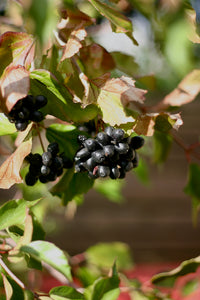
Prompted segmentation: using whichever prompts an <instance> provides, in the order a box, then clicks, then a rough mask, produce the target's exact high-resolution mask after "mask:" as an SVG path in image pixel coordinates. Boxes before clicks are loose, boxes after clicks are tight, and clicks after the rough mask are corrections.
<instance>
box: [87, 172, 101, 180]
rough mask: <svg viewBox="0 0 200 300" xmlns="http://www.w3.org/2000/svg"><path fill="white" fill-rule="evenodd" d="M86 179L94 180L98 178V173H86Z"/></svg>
mask: <svg viewBox="0 0 200 300" xmlns="http://www.w3.org/2000/svg"><path fill="white" fill-rule="evenodd" d="M88 177H89V178H91V179H96V178H98V177H99V175H98V173H95V174H93V172H91V171H90V172H88Z"/></svg>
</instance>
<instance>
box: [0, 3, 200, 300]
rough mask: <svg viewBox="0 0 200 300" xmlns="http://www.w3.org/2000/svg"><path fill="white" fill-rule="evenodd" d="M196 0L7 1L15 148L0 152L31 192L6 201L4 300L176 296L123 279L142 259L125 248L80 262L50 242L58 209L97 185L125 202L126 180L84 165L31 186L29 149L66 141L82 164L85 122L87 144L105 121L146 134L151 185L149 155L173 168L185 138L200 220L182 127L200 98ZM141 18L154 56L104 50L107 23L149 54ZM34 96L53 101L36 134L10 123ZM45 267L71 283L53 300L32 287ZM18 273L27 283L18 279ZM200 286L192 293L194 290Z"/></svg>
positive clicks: (3, 78) (190, 191)
mask: <svg viewBox="0 0 200 300" xmlns="http://www.w3.org/2000/svg"><path fill="white" fill-rule="evenodd" d="M197 2H198V1H195V0H194V1H191V4H190V3H189V1H177V2H176V4H175V3H174V2H173V1H169V0H167V1H147V0H143V1H137V0H135V1H133V0H124V1H118V0H115V1H114V0H110V1H101V0H80V1H71V0H62V1H61V0H60V1H53V0H43V1H37V0H30V1H24V0H21V1H12V0H11V1H2V3H3V4H0V8H1V16H0V24H1V27H0V34H1V35H0V62H1V63H0V111H1V113H0V136H1V137H3V138H4V139H5V140H8V141H9V142H10V143H11V144H12V149H13V152H12V153H10V155H9V156H8V157H4V153H3V151H2V149H0V154H1V156H2V161H3V163H2V164H1V166H0V188H1V189H9V188H10V187H12V186H13V185H15V187H16V188H17V189H19V191H21V193H20V195H24V197H23V196H22V197H21V199H11V200H9V201H7V202H5V203H3V204H2V205H1V206H0V230H1V231H0V253H1V256H0V293H2V295H0V299H1V300H3V299H6V300H15V299H20V300H21V299H25V300H31V299H40V300H42V299H54V300H64V299H77V300H79V299H85V300H98V299H99V300H100V299H101V300H112V299H113V300H114V299H118V297H119V295H120V292H121V290H123V288H121V285H122V284H124V283H125V284H126V287H125V288H126V291H127V292H128V293H129V296H130V297H131V299H149V300H151V299H152V300H153V299H161V300H162V299H163V300H164V299H170V295H167V294H166V293H163V292H162V291H160V290H158V289H157V288H154V286H153V287H151V289H149V290H145V288H144V289H143V287H142V285H139V286H138V285H137V284H136V283H135V285H134V283H133V282H131V281H130V280H128V279H127V278H126V279H125V276H124V275H122V274H121V273H120V272H122V271H124V269H128V268H130V267H133V262H132V259H131V257H130V252H129V248H128V246H127V245H125V244H123V243H120V242H114V243H111V244H107V243H100V244H98V245H94V246H92V247H90V248H89V249H87V250H86V251H85V252H84V253H82V254H81V255H80V257H79V256H77V257H76V256H75V257H70V256H69V254H68V253H66V252H65V251H63V250H61V249H59V248H58V247H57V246H56V245H54V244H53V243H51V242H48V241H45V240H44V238H45V232H44V229H43V225H44V220H45V217H46V215H48V213H49V211H50V210H54V209H55V207H56V206H57V205H58V203H59V204H60V203H62V204H63V206H66V205H69V204H70V203H74V204H75V205H78V204H79V203H80V202H82V201H83V195H84V194H85V193H87V192H88V191H89V190H90V189H92V188H94V189H95V190H96V191H97V192H99V193H102V194H103V195H104V196H106V197H107V198H108V199H109V200H110V201H113V202H121V201H122V200H123V195H122V192H121V189H122V187H123V186H124V184H125V180H121V181H120V179H117V180H112V179H97V180H93V179H91V178H89V177H88V176H87V174H86V173H77V172H76V171H75V168H74V166H73V167H72V168H67V170H65V171H64V173H63V174H59V176H58V178H57V179H56V182H50V183H48V184H46V185H44V184H42V183H39V182H38V183H37V184H36V185H35V186H34V187H28V186H26V184H25V176H26V173H27V164H28V157H30V153H31V152H33V153H36V152H37V153H43V152H45V151H46V145H48V143H53V142H57V143H58V145H59V150H60V152H62V153H63V154H64V155H66V156H67V157H68V159H69V160H70V161H71V162H72V161H73V159H74V156H75V154H76V153H77V151H78V149H79V147H80V145H79V143H78V140H77V137H78V136H79V135H80V134H81V133H82V131H81V129H80V126H83V127H84V126H86V124H89V123H90V124H91V123H93V125H94V128H93V131H91V132H89V131H87V130H86V132H84V134H85V135H86V136H88V137H90V136H92V137H93V136H94V135H95V134H96V133H98V132H99V131H102V130H104V128H105V127H107V126H114V127H116V128H120V129H123V130H124V132H125V134H126V137H128V136H135V135H136V134H137V135H142V136H144V138H145V141H146V145H145V147H144V150H141V151H140V150H139V155H140V156H141V160H140V163H139V167H138V169H137V170H136V171H135V172H134V173H135V175H136V176H137V177H138V178H139V179H140V180H141V182H142V183H143V184H147V183H148V182H149V178H148V159H149V154H148V155H147V152H148V153H151V154H152V158H153V162H154V163H157V164H161V163H164V162H165V161H166V160H167V157H168V154H169V152H170V149H171V145H172V144H173V142H176V143H178V144H179V146H181V147H182V148H183V150H184V151H185V156H186V159H187V161H188V162H189V163H190V164H189V168H188V169H189V178H188V183H187V185H186V187H185V189H184V191H185V193H186V194H187V195H189V196H191V198H192V207H193V220H194V222H196V220H197V214H198V209H199V207H200V205H199V204H200V188H199V177H200V169H199V164H198V162H197V161H198V160H199V159H200V156H199V154H198V151H197V150H198V149H197V148H198V147H199V142H198V143H195V144H192V145H189V146H186V145H185V144H184V143H183V142H182V141H180V139H179V138H178V132H177V131H178V129H179V127H180V126H182V125H183V122H184V120H182V118H181V108H182V106H183V105H187V104H189V103H191V102H192V101H194V100H195V99H196V96H197V95H198V93H199V91H200V88H199V87H200V70H199V69H198V66H199V61H198V59H199V57H198V56H195V51H193V52H192V53H193V55H191V49H192V48H193V46H194V45H197V44H199V43H200V38H199V5H198V4H197ZM128 15H129V16H131V18H130V19H129V18H128ZM135 17H142V18H145V20H146V22H148V25H150V26H149V27H151V33H152V36H154V41H153V43H154V46H155V47H154V48H155V49H154V51H156V55H155V53H153V52H152V53H151V51H149V53H146V52H145V51H144V53H143V56H142V59H140V58H139V57H137V59H136V58H135V57H134V56H133V55H130V53H129V54H128V53H122V52H120V51H113V50H112V51H108V49H105V48H104V47H103V46H102V45H100V42H99V41H98V38H97V37H98V34H100V35H101V36H102V35H103V34H102V32H101V29H102V28H103V26H110V27H111V29H112V31H113V32H114V35H113V37H114V36H115V34H123V35H125V37H126V38H127V39H128V41H129V42H131V43H133V44H131V47H132V46H133V47H135V48H136V47H137V46H138V47H140V38H139V37H138V40H137V34H135V28H134V25H133V24H134V18H135ZM107 21H108V22H107ZM108 24H109V25H108ZM167 29H169V30H168V31H167ZM177 32H178V33H177ZM133 33H134V35H133ZM186 33H189V39H188V37H187V34H186ZM102 38H103V37H102ZM99 40H101V39H99ZM172 41H173V42H172ZM197 46H198V45H197ZM135 48H134V49H135ZM158 49H159V51H158ZM148 50H149V49H148ZM140 51H141V52H142V48H140ZM191 56H192V57H191ZM177 58H178V59H177ZM154 60H155V62H154ZM144 61H145V62H146V65H144ZM160 64H161V65H162V66H163V67H165V68H166V70H165V71H166V72H165V74H161V72H160V71H159V70H158V68H157V65H160ZM183 65H184V67H183V68H182V66H183ZM149 66H150V68H149ZM180 66H181V68H180ZM152 72H153V73H154V75H152ZM132 77H133V78H132ZM147 89H148V93H147ZM156 90H157V91H158V92H160V93H161V94H164V97H163V99H160V101H158V102H157V103H155V102H153V103H152V102H151V101H150V103H149V102H148V99H149V98H153V97H152V96H153V95H154V92H155V91H156ZM27 95H32V96H34V97H35V96H37V95H43V96H45V97H46V98H47V99H48V102H47V105H45V107H42V109H41V112H42V115H43V116H44V120H43V121H41V122H35V121H34V122H30V124H29V125H28V127H27V128H26V130H24V131H21V132H17V130H16V127H15V126H14V124H13V123H11V122H9V120H8V119H9V117H10V113H11V112H12V110H14V109H15V107H16V106H17V105H19V103H20V102H19V100H20V99H23V98H26V96H27ZM148 147H150V149H151V150H150V151H149V148H148ZM194 158H195V159H197V161H196V160H194V161H193V159H194ZM93 175H94V174H93ZM58 199H59V200H58ZM51 200H52V201H51ZM58 201H59V202H58ZM77 261H78V263H77ZM199 263H200V262H199V257H196V258H192V259H190V260H187V261H185V262H182V263H181V264H180V266H179V267H177V268H176V269H174V270H172V271H170V272H165V273H161V274H158V275H156V276H154V277H153V278H152V282H153V283H154V284H158V283H165V284H166V283H167V284H168V285H169V284H170V285H171V284H173V283H174V282H175V280H176V279H177V278H178V277H180V276H183V275H185V274H188V273H190V272H195V271H196V269H197V267H198V266H199ZM18 266H20V268H19V269H18ZM44 269H46V270H47V271H48V272H50V273H51V274H53V275H54V276H55V277H57V278H59V279H60V282H61V283H62V286H58V287H54V288H52V289H51V290H49V291H48V293H43V291H40V290H38V289H37V287H35V286H34V282H29V280H28V279H29V277H30V278H31V276H28V275H29V274H38V273H37V272H41V270H44ZM18 271H20V272H19V273H20V276H19V277H20V279H19V278H18V277H17V276H16V275H15V272H18ZM31 272H32V273H31ZM43 272H44V271H43ZM35 276H37V275H35ZM32 277H33V276H32ZM77 282H78V283H77ZM194 283H195V282H194ZM194 283H191V286H189V285H188V286H186V287H185V294H187V293H188V290H190V289H192V288H194V286H195V284H194ZM1 291H2V292H1Z"/></svg>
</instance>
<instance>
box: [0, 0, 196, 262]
mask: <svg viewBox="0 0 200 300" xmlns="http://www.w3.org/2000/svg"><path fill="white" fill-rule="evenodd" d="M20 2H21V3H22V5H24V1H5V0H1V2H0V15H1V17H0V24H1V26H0V33H3V32H5V31H7V30H13V28H14V29H15V30H16V31H20V30H22V29H24V28H25V29H26V30H27V31H28V32H31V33H33V34H36V35H37V34H38V35H42V34H44V32H43V28H44V27H41V28H40V29H41V30H40V31H38V28H37V26H36V23H37V19H38V15H39V11H40V10H41V8H40V4H39V2H41V1H39V2H38V1H34V0H33V1H32V2H31V1H27V3H29V2H30V3H29V6H28V5H27V6H26V9H27V10H26V11H25V13H22V9H21V7H20V5H19V3H20ZM55 2H56V1H55ZM106 2H107V1H106ZM44 3H45V4H44V12H46V17H45V19H44V23H45V24H47V25H49V27H48V26H46V27H45V28H47V27H48V28H49V30H50V29H51V26H54V25H55V24H54V22H53V23H52V16H51V14H49V13H48V12H49V11H50V10H51V9H52V5H54V4H53V2H52V1H47V0H46V1H44ZM74 3H75V4H76V5H77V6H78V8H79V9H80V10H82V11H83V12H85V13H86V14H89V15H90V16H92V17H93V18H96V20H97V22H96V25H94V26H90V27H89V28H88V34H89V35H90V38H91V39H93V41H95V42H96V43H99V44H100V45H101V46H103V47H104V48H105V49H106V50H107V51H108V52H110V53H111V54H112V55H113V57H114V60H115V62H116V68H115V69H114V70H113V71H112V75H113V76H121V75H128V76H131V77H133V78H135V79H136V83H137V85H138V86H139V87H142V88H145V89H147V90H148V94H147V99H146V105H147V106H150V105H153V104H156V103H158V102H159V101H160V100H162V99H163V97H164V96H165V95H166V94H168V93H169V92H170V91H172V90H173V89H174V88H175V87H176V86H177V84H178V83H179V82H180V81H181V80H182V78H184V76H186V75H187V73H189V72H190V71H192V70H193V69H195V68H198V67H199V61H200V60H199V58H200V47H199V37H198V34H197V31H196V30H197V29H198V28H196V27H195V25H194V24H195V17H196V15H195V11H194V10H193V9H192V6H191V3H190V2H189V1H178V0H177V1H173V0H163V1H153V0H151V1H150V0H143V1H137V0H135V1H134V0H130V1H127V0H121V1H116V3H115V1H113V2H112V5H113V6H115V5H117V7H118V9H120V10H121V11H122V12H123V13H124V14H125V15H126V16H127V17H129V18H130V19H131V21H132V23H133V28H134V37H135V39H136V40H137V41H138V43H139V46H135V45H133V43H132V42H131V40H130V39H128V37H127V36H126V35H124V34H116V33H113V32H112V31H111V28H110V25H109V22H108V21H106V20H105V19H104V18H103V17H102V16H101V15H100V14H99V13H98V12H97V11H96V10H94V8H93V7H92V6H91V5H90V4H89V2H88V1H74ZM36 4H37V5H38V6H37V5H36ZM62 5H63V6H64V7H65V8H67V7H68V6H70V5H73V1H64V0H63V1H62ZM33 8H34V9H33ZM24 20H25V21H24ZM27 20H29V22H28V21H27ZM24 22H25V23H24ZM34 22H35V23H34ZM24 24H25V25H24ZM197 25H198V24H197ZM42 26H44V24H43V25H42ZM45 30H46V29H45ZM44 36H45V38H47V36H48V34H47V33H46V32H45V35H44ZM44 36H43V37H44ZM43 42H44V44H45V43H46V42H47V41H46V40H44V41H43ZM199 110H200V103H199V97H198V98H197V99H196V100H195V101H194V102H192V103H190V104H187V105H185V106H184V107H181V108H179V109H177V110H175V112H181V116H182V119H183V121H184V124H183V126H181V127H180V129H179V131H178V136H179V139H181V140H183V141H184V143H185V144H186V145H189V144H192V143H196V142H198V141H199V128H200V118H199ZM0 141H1V154H2V155H1V161H3V160H4V159H5V155H4V154H6V151H7V150H8V151H10V150H11V151H12V146H11V142H10V137H8V138H6V139H5V138H3V139H2V138H1V140H0ZM145 141H146V143H145V146H144V149H141V150H140V151H139V155H140V165H139V168H138V170H136V171H133V172H131V173H130V174H129V175H128V176H127V177H126V178H127V180H126V181H122V182H120V184H118V183H117V184H115V183H114V184H111V182H110V181H108V182H107V181H105V184H104V185H101V184H98V183H97V184H96V185H95V189H93V190H91V191H90V192H89V193H87V194H86V195H85V199H84V201H83V200H81V201H79V202H77V201H76V200H74V201H72V202H70V203H69V205H68V207H67V208H65V207H63V206H61V202H60V200H59V199H57V198H55V197H52V196H51V195H50V193H49V192H48V189H46V188H44V187H41V185H40V184H37V186H36V187H34V191H33V188H28V187H26V188H24V187H21V190H17V187H13V188H12V189H11V190H8V191H5V190H1V191H0V201H1V203H3V201H6V200H7V199H12V198H16V197H20V196H22V194H23V195H24V197H25V199H27V200H29V198H31V197H34V196H36V195H42V196H45V197H46V199H45V200H44V201H43V208H44V210H42V209H41V211H40V212H39V211H38V214H40V218H43V225H44V229H45V231H46V232H47V236H46V239H47V240H49V241H52V242H54V243H56V245H57V246H59V247H61V248H62V249H65V250H66V251H67V252H68V253H69V254H70V255H75V254H78V253H81V252H83V251H85V250H86V249H87V248H88V247H89V246H91V245H94V244H96V243H98V242H112V241H121V242H125V243H127V244H128V245H129V246H130V249H131V252H132V254H133V257H134V259H135V261H136V262H137V263H141V262H145V263H146V262H168V261H170V262H171V261H176V262H177V261H182V260H184V259H188V258H191V257H194V256H197V255H199V251H200V239H199V229H200V227H199V224H198V225H196V227H195V226H194V225H193V222H192V205H191V199H190V198H189V196H187V195H185V194H184V191H183V190H184V187H185V186H186V184H187V179H188V178H187V173H188V162H187V160H186V156H185V153H184V151H183V149H182V148H181V147H180V146H179V145H178V144H177V143H175V142H173V143H172V145H171V148H170V151H166V152H167V153H165V154H163V153H162V154H160V152H159V145H158V143H157V141H156V139H155V138H154V137H146V138H145ZM167 150H169V149H167ZM162 151H164V150H163V149H162ZM108 198H109V199H108ZM77 204H78V205H77ZM44 211H45V213H44ZM46 212H48V213H46Z"/></svg>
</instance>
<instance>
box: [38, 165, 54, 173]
mask: <svg viewBox="0 0 200 300" xmlns="http://www.w3.org/2000/svg"><path fill="white" fill-rule="evenodd" d="M50 171H51V170H50V168H49V167H47V166H45V165H43V166H42V167H41V169H40V172H41V174H42V175H48V174H49V173H50Z"/></svg>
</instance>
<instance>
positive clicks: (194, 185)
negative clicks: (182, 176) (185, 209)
mask: <svg viewBox="0 0 200 300" xmlns="http://www.w3.org/2000/svg"><path fill="white" fill-rule="evenodd" d="M199 178H200V167H199V165H198V164H195V163H192V164H190V165H189V175H188V183H187V185H186V186H185V188H184V192H185V193H186V194H187V195H189V196H190V197H192V217H193V223H194V224H196V223H197V216H198V212H199V209H200V186H199Z"/></svg>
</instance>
